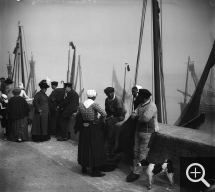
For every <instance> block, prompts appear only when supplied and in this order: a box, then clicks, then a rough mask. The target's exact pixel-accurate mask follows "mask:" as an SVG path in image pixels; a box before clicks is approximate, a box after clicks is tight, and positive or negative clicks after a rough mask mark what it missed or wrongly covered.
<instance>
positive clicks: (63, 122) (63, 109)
mask: <svg viewBox="0 0 215 192" xmlns="http://www.w3.org/2000/svg"><path fill="white" fill-rule="evenodd" d="M64 88H65V96H64V100H63V102H62V103H61V104H60V105H59V108H58V111H59V120H60V122H59V124H60V131H61V137H60V138H58V139H57V140H58V141H66V140H67V139H68V137H69V135H68V127H69V121H70V118H71V117H72V115H73V113H76V112H77V110H78V106H79V96H78V93H76V92H75V91H74V90H73V89H72V83H64Z"/></svg>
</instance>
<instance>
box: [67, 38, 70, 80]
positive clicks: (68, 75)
mask: <svg viewBox="0 0 215 192" xmlns="http://www.w3.org/2000/svg"><path fill="white" fill-rule="evenodd" d="M69 64H70V42H69V50H68V69H67V78H66V79H67V82H69V78H70V71H69Z"/></svg>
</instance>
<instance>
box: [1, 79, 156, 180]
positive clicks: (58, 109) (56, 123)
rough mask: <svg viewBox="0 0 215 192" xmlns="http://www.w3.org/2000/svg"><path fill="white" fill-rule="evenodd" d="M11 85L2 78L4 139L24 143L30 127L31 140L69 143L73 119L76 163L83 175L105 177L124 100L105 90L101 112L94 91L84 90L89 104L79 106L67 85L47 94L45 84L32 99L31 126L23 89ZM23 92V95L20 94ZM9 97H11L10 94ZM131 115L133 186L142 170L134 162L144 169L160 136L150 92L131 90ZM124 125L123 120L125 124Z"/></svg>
mask: <svg viewBox="0 0 215 192" xmlns="http://www.w3.org/2000/svg"><path fill="white" fill-rule="evenodd" d="M12 83H13V81H12V80H11V79H6V80H5V81H4V82H2V83H1V87H0V91H1V92H0V94H1V95H0V98H1V102H0V107H1V109H0V119H1V126H2V128H3V129H4V128H5V130H4V133H5V137H7V139H8V140H12V141H18V142H21V141H24V140H27V139H28V124H29V122H31V123H32V127H31V135H32V140H33V141H36V142H38V141H47V140H49V139H50V135H57V136H58V138H57V141H66V140H68V138H69V134H68V132H69V123H70V121H71V120H75V121H76V122H75V126H74V130H75V133H77V132H79V142H78V163H79V164H80V165H81V167H82V173H83V174H85V173H87V172H88V168H92V172H91V175H92V176H93V177H102V176H104V175H105V174H104V173H102V170H101V169H100V168H101V167H102V166H104V165H107V164H108V162H112V161H113V159H114V158H115V157H116V156H117V153H116V123H118V122H120V121H123V120H125V115H126V109H125V106H124V103H123V101H122V99H121V98H120V97H119V96H117V95H116V94H115V92H114V91H115V90H114V88H113V87H107V88H106V89H104V93H105V94H106V96H107V98H106V99H105V109H102V107H101V106H100V105H99V104H98V103H97V102H95V99H96V97H97V92H96V91H95V90H94V89H91V90H87V91H86V94H87V100H85V101H84V102H81V103H79V96H78V94H77V93H76V92H75V91H74V90H73V88H72V86H73V85H72V84H71V83H64V88H58V82H56V81H53V82H51V87H52V89H53V91H52V92H51V94H50V95H49V96H47V95H46V91H47V88H49V87H50V86H49V85H48V83H47V81H46V80H42V81H41V82H40V83H39V87H40V91H38V92H37V93H36V94H35V96H34V98H33V102H32V103H33V106H34V115H33V119H32V121H29V112H30V109H29V104H28V103H27V102H26V98H28V96H27V95H26V94H25V92H24V93H23V92H22V90H24V87H23V84H22V86H21V84H20V86H21V87H15V88H13V89H12V88H11V87H12V86H11V85H12ZM21 92H22V93H21ZM9 93H11V94H9ZM132 95H133V112H132V114H131V116H130V118H131V119H133V121H135V122H137V123H136V126H135V127H131V129H134V130H135V137H134V138H133V139H134V140H135V144H134V148H133V149H134V150H133V151H134V161H133V162H134V170H133V171H132V173H131V174H129V175H128V176H127V178H126V180H127V181H128V182H132V181H134V180H136V179H138V178H139V175H140V174H141V170H140V168H139V167H137V166H136V165H137V163H138V162H139V161H142V160H143V159H145V162H146V165H148V161H147V154H148V151H149V148H148V142H149V139H150V136H151V134H152V132H154V131H158V130H159V128H158V122H157V108H156V105H155V104H154V103H153V102H152V100H151V99H150V96H151V93H150V92H149V91H148V90H147V89H142V87H140V86H138V85H137V86H134V87H133V88H132ZM125 122H126V121H125Z"/></svg>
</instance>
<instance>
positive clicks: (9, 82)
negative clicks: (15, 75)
mask: <svg viewBox="0 0 215 192" xmlns="http://www.w3.org/2000/svg"><path fill="white" fill-rule="evenodd" d="M5 83H7V84H12V83H13V80H12V79H10V78H7V79H6V80H5Z"/></svg>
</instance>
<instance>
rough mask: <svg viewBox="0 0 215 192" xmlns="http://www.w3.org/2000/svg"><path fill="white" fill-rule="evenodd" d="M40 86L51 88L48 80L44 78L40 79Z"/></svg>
mask: <svg viewBox="0 0 215 192" xmlns="http://www.w3.org/2000/svg"><path fill="white" fill-rule="evenodd" d="M38 85H39V86H40V88H49V87H50V86H49V85H48V84H47V82H46V80H45V79H43V80H42V81H40V83H39V84H38Z"/></svg>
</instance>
